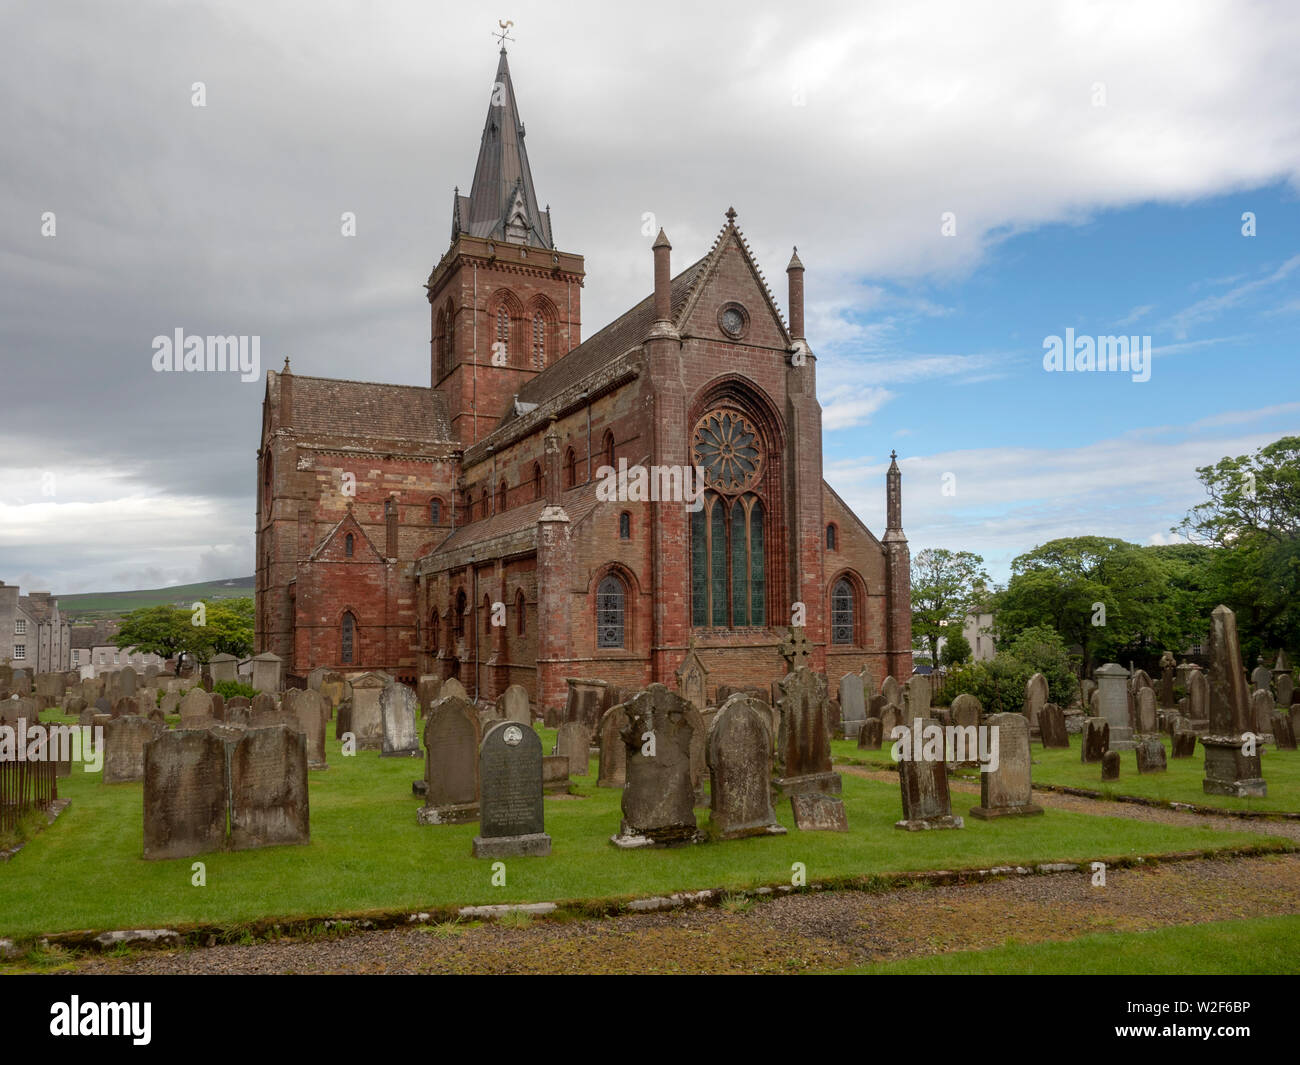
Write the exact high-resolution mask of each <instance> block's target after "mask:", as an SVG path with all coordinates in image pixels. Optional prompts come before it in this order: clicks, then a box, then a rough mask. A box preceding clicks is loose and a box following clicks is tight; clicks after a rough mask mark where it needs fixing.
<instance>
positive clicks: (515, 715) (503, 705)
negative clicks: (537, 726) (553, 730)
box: [497, 684, 533, 728]
mask: <svg viewBox="0 0 1300 1065" xmlns="http://www.w3.org/2000/svg"><path fill="white" fill-rule="evenodd" d="M497 716H498V717H500V718H501V719H502V720H504V721H513V722H514V723H515V724H517V725H527V726H528V727H529V728H532V727H533V712H532V710H531V709H530V708H529V705H528V689H527V688H525V687H524V686H523V685H521V684H512V685H510V687H508V688H507V689H506V690H505V691H503V692H502V693H501V694H500V696H498V697H497Z"/></svg>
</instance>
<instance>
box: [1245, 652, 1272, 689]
mask: <svg viewBox="0 0 1300 1065" xmlns="http://www.w3.org/2000/svg"><path fill="white" fill-rule="evenodd" d="M1250 684H1251V688H1252V689H1253V690H1254V691H1257V692H1269V693H1270V694H1272V691H1273V672H1272V670H1270V669H1269V668H1268V666H1266V665H1264V656H1263V655H1260V656H1259V660H1258V664H1257V665H1256V666H1255V668H1254V669H1253V670H1251V672H1250Z"/></svg>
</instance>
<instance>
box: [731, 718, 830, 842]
mask: <svg viewBox="0 0 1300 1065" xmlns="http://www.w3.org/2000/svg"><path fill="white" fill-rule="evenodd" d="M770 721H771V715H770V714H769V713H768V711H767V707H765V706H762V705H761V704H759V703H757V702H756V701H754V700H753V699H751V698H750V697H749V696H747V695H743V694H739V693H738V694H736V695H733V696H731V698H729V699H728V700H727V701H726V703H725V704H723V706H722V707H721V708H720V709H719V710H718V715H717V720H716V721H715V723H714V726H713V728H711V729H710V730H709V735H708V744H707V752H706V760H707V762H708V765H709V793H710V801H709V834H710V835H711V836H712V837H714V838H715V839H740V838H743V837H745V836H783V835H785V827H784V826H783V825H781V824H780V822H778V821H777V819H776V813H775V812H774V811H773V809H772V794H771V779H772V730H771V725H770ZM841 805H842V804H841Z"/></svg>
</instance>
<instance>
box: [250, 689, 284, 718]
mask: <svg viewBox="0 0 1300 1065" xmlns="http://www.w3.org/2000/svg"><path fill="white" fill-rule="evenodd" d="M249 709H250V710H251V711H252V712H253V713H254V714H272V713H274V712H275V711H276V710H277V709H279V707H278V706H277V705H276V702H275V696H274V695H271V694H270V693H269V692H258V693H257V694H256V695H254V696H253V701H252V702H251V703H250V704H249Z"/></svg>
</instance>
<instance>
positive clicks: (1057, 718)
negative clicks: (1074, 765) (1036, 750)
mask: <svg viewBox="0 0 1300 1065" xmlns="http://www.w3.org/2000/svg"><path fill="white" fill-rule="evenodd" d="M1038 735H1039V738H1040V739H1041V740H1042V744H1043V748H1044V749H1045V750H1046V749H1048V748H1053V747H1057V748H1068V747H1069V746H1070V734H1069V733H1068V732H1067V731H1066V728H1065V714H1064V713H1063V712H1062V710H1061V708H1060V707H1059V706H1057V705H1056V704H1055V703H1044V704H1043V709H1042V710H1041V711H1040V713H1039V715H1038Z"/></svg>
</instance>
